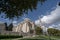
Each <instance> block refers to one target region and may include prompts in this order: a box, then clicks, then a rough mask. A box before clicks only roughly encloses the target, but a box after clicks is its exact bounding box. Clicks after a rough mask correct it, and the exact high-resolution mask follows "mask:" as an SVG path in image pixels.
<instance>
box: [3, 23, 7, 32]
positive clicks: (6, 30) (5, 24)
mask: <svg viewBox="0 0 60 40" xmlns="http://www.w3.org/2000/svg"><path fill="white" fill-rule="evenodd" d="M4 24H5V30H6V31H7V30H8V27H7V23H6V22H5V23H4Z"/></svg>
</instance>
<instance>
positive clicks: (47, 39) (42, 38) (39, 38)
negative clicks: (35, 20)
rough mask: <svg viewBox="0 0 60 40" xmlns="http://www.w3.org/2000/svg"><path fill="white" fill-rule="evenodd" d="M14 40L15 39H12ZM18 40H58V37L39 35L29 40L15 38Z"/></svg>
mask: <svg viewBox="0 0 60 40" xmlns="http://www.w3.org/2000/svg"><path fill="white" fill-rule="evenodd" d="M14 39H16V38H14ZM17 39H19V40H60V36H50V37H49V36H44V35H40V36H37V37H31V38H17ZM4 40H13V39H4Z"/></svg>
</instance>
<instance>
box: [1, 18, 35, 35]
mask: <svg viewBox="0 0 60 40" xmlns="http://www.w3.org/2000/svg"><path fill="white" fill-rule="evenodd" d="M0 34H3V35H4V34H5V35H33V34H35V24H34V22H32V21H31V20H30V19H28V18H25V19H24V21H22V22H20V23H19V24H18V25H17V26H14V27H13V30H12V31H6V30H5V24H4V23H3V24H1V23H0Z"/></svg>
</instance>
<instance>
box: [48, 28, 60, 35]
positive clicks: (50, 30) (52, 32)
mask: <svg viewBox="0 0 60 40" xmlns="http://www.w3.org/2000/svg"><path fill="white" fill-rule="evenodd" d="M47 32H48V34H49V35H51V36H60V30H58V29H54V28H48V30H47Z"/></svg>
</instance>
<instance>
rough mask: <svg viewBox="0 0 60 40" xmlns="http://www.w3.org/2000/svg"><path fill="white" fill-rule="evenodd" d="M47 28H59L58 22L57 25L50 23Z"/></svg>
mask: <svg viewBox="0 0 60 40" xmlns="http://www.w3.org/2000/svg"><path fill="white" fill-rule="evenodd" d="M49 28H55V29H59V30H60V24H57V25H54V24H53V25H51V26H49Z"/></svg>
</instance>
